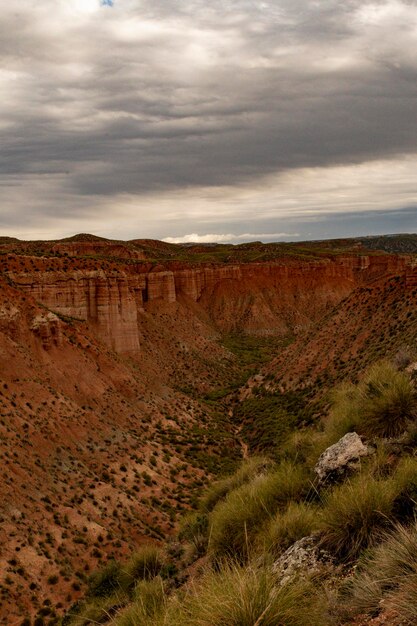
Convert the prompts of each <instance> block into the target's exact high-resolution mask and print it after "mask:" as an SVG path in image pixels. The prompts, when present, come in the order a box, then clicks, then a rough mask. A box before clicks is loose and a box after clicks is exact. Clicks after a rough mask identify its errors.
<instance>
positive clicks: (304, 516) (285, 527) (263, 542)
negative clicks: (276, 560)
mask: <svg viewBox="0 0 417 626" xmlns="http://www.w3.org/2000/svg"><path fill="white" fill-rule="evenodd" d="M319 525H320V521H319V511H318V509H317V507H315V506H313V505H310V504H305V503H304V502H298V503H295V502H290V504H289V505H288V508H287V509H286V511H285V512H284V513H278V514H277V515H276V516H275V517H274V519H272V520H271V522H270V523H269V524H268V526H267V527H266V529H265V530H264V531H263V532H262V533H260V536H259V538H258V544H259V547H260V548H263V550H266V551H268V552H271V553H272V554H273V555H274V556H279V554H281V553H282V552H283V551H284V550H286V549H287V548H289V547H290V546H291V545H292V544H293V543H295V542H296V541H298V539H302V538H303V537H306V536H308V535H311V534H312V533H313V532H314V531H316V530H317V529H318V528H319Z"/></svg>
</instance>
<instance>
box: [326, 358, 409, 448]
mask: <svg viewBox="0 0 417 626" xmlns="http://www.w3.org/2000/svg"><path fill="white" fill-rule="evenodd" d="M332 401H333V407H332V411H331V415H330V419H329V420H328V423H327V426H326V438H327V441H326V443H327V445H330V444H331V443H334V442H335V441H337V440H338V439H340V437H342V436H343V435H345V434H346V433H347V432H349V431H352V430H356V431H357V432H358V433H359V434H362V435H365V436H367V437H395V436H398V435H400V434H402V433H403V432H404V430H405V429H406V428H407V426H409V425H410V423H411V422H412V421H413V420H414V419H415V418H416V417H417V410H416V408H417V403H416V393H415V390H414V387H413V384H412V382H411V380H410V378H409V376H408V375H407V374H406V373H404V372H399V371H398V370H397V369H396V368H395V367H394V366H393V365H391V364H390V363H388V362H386V361H382V362H380V363H377V364H376V365H374V366H372V367H371V368H370V369H369V370H368V371H367V373H366V374H365V376H364V378H363V380H362V381H361V382H360V383H359V384H358V385H352V384H343V385H341V386H340V387H338V388H337V389H336V390H335V391H334V393H333V398H332Z"/></svg>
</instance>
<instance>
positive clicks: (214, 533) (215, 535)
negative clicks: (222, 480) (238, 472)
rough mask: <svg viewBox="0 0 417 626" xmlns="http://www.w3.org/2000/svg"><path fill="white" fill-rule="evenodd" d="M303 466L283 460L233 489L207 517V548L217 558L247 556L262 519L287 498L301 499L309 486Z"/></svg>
mask: <svg viewBox="0 0 417 626" xmlns="http://www.w3.org/2000/svg"><path fill="white" fill-rule="evenodd" d="M309 484H310V483H309V477H308V475H306V471H305V469H304V468H303V467H302V466H297V465H294V464H292V463H289V462H283V463H281V465H280V466H279V467H278V468H277V470H276V471H274V472H272V473H271V474H268V475H261V476H257V477H256V478H255V479H254V480H252V481H251V482H250V483H247V484H245V485H242V486H241V487H240V488H239V489H236V490H234V491H232V492H231V493H230V494H229V495H228V496H227V498H226V500H224V501H223V502H219V504H218V505H217V506H216V507H215V509H214V510H213V512H212V514H211V517H210V541H209V552H210V554H211V555H212V556H213V557H215V558H216V559H218V558H222V557H226V556H228V557H232V558H237V559H246V558H248V557H249V556H250V554H251V551H252V550H253V540H254V537H255V535H256V533H257V532H258V531H259V529H260V528H261V526H262V525H263V524H264V523H265V521H266V520H267V519H269V518H271V517H272V516H273V515H274V514H275V513H276V511H278V510H279V509H283V508H285V506H286V505H287V503H288V502H290V501H292V500H293V501H297V500H300V499H301V498H302V497H303V496H304V495H305V494H306V492H307V491H308V489H309Z"/></svg>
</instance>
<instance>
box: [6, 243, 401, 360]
mask: <svg viewBox="0 0 417 626" xmlns="http://www.w3.org/2000/svg"><path fill="white" fill-rule="evenodd" d="M48 262H50V261H48ZM36 263H37V264H38V265H39V264H40V267H37V268H36V271H33V270H32V269H31V268H30V267H29V268H25V269H24V270H23V271H22V270H19V269H12V270H9V271H8V272H7V274H8V276H9V278H10V279H11V280H12V281H13V282H14V283H15V284H16V285H18V286H19V287H20V288H21V289H23V290H24V291H26V292H27V293H28V294H30V295H31V296H33V297H34V298H35V299H36V300H37V301H38V302H39V303H41V304H43V305H44V306H46V307H47V308H48V309H50V310H51V311H53V312H55V313H57V314H61V315H66V316H69V317H74V318H79V319H83V320H86V321H88V322H89V324H90V325H91V326H92V328H93V329H94V330H95V332H96V334H97V335H98V336H99V337H100V338H101V339H102V340H103V341H104V342H105V343H106V344H107V345H109V346H110V347H111V348H113V349H114V350H116V351H118V352H121V353H129V354H136V353H138V352H139V350H140V343H139V335H140V324H141V316H142V315H144V314H145V313H146V310H147V308H148V303H151V302H156V303H157V302H158V301H160V302H165V303H167V304H168V305H169V304H170V303H171V304H172V303H175V302H179V303H180V304H181V305H182V306H187V303H190V302H193V303H197V305H198V307H199V308H200V309H201V311H202V312H204V314H208V315H209V316H210V318H211V320H212V322H213V323H214V325H215V326H216V327H217V328H219V329H220V330H222V331H227V332H230V331H244V332H249V333H260V334H278V333H279V334H284V333H288V332H291V333H294V332H297V331H298V330H299V329H302V328H306V327H308V326H309V325H310V324H311V323H313V322H315V321H317V320H318V319H320V318H321V317H322V316H323V315H324V314H325V312H326V311H327V310H328V309H329V308H330V307H332V306H334V305H335V304H337V302H339V301H340V300H341V299H342V298H344V297H345V296H346V295H348V294H349V293H350V292H351V291H352V289H354V288H355V287H356V286H358V285H366V284H367V283H371V282H373V281H375V280H378V279H380V278H383V277H384V276H388V275H392V274H398V273H401V274H403V273H406V272H408V273H409V272H410V269H409V267H410V264H409V260H408V258H407V257H399V256H394V255H381V256H349V257H341V256H339V257H335V258H333V259H330V258H325V259H320V260H314V261H311V260H309V261H306V262H302V261H300V260H293V259H291V258H288V259H281V260H279V261H275V262H262V263H248V264H241V265H238V264H234V265H214V264H212V265H207V266H197V267H196V266H195V267H178V266H172V267H170V266H169V264H168V265H167V267H164V266H158V267H156V268H153V269H151V268H149V267H147V266H146V265H145V264H142V265H141V264H136V265H128V264H127V265H119V266H118V267H117V268H116V269H115V268H114V267H111V266H110V268H109V269H103V268H100V266H98V267H96V269H90V270H85V269H74V268H67V269H66V270H65V271H64V269H63V268H62V261H61V260H60V263H61V267H60V269H55V268H54V267H50V266H49V267H48V271H45V269H46V261H45V260H42V262H41V260H39V259H37V260H36ZM42 263H43V265H44V266H45V268H43V267H42ZM97 263H98V262H97ZM149 270H151V271H149ZM193 306H195V305H193ZM152 310H153V311H154V310H155V308H154V305H153V307H152ZM175 310H177V309H175ZM57 340H59V339H57Z"/></svg>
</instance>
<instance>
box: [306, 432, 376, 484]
mask: <svg viewBox="0 0 417 626" xmlns="http://www.w3.org/2000/svg"><path fill="white" fill-rule="evenodd" d="M372 453H373V449H372V448H370V447H368V446H365V445H364V444H363V443H362V440H361V438H360V437H359V435H358V434H357V433H347V434H346V435H345V436H344V437H342V438H341V439H339V441H338V442H337V443H335V444H333V445H332V446H330V447H329V448H327V450H325V451H324V452H323V453H322V454H321V455H320V457H319V460H318V461H317V463H316V466H315V468H314V471H315V473H316V474H317V476H318V477H319V480H320V482H321V483H323V482H327V481H328V480H330V479H331V480H333V479H336V478H340V477H341V476H343V475H344V474H346V472H347V471H349V470H351V469H355V468H356V467H357V466H358V462H359V459H360V458H361V457H364V456H369V455H370V454H372Z"/></svg>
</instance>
